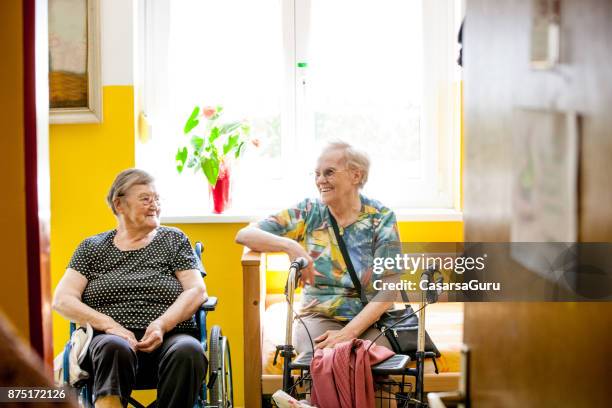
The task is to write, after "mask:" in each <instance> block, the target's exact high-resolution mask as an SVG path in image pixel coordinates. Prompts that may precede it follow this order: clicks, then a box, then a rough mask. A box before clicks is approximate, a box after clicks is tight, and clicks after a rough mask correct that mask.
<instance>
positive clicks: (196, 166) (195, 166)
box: [187, 157, 200, 171]
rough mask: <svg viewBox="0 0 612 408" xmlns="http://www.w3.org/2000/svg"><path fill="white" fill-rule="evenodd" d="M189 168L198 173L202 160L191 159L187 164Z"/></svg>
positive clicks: (197, 158)
mask: <svg viewBox="0 0 612 408" xmlns="http://www.w3.org/2000/svg"><path fill="white" fill-rule="evenodd" d="M187 167H188V168H190V169H194V170H195V171H197V170H198V169H199V168H200V158H199V157H192V158H190V159H189V161H188V162H187Z"/></svg>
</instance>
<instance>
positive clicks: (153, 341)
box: [136, 320, 165, 353]
mask: <svg viewBox="0 0 612 408" xmlns="http://www.w3.org/2000/svg"><path fill="white" fill-rule="evenodd" d="M164 333H165V331H164V328H163V327H162V324H161V323H159V322H158V321H156V320H154V321H152V322H151V324H149V326H148V327H147V330H146V331H145V334H144V336H142V339H140V341H139V342H138V344H137V345H136V348H137V349H138V350H139V351H144V352H145V353H150V352H152V351H153V350H155V349H156V348H158V347H159V346H161V344H162V343H163V341H164Z"/></svg>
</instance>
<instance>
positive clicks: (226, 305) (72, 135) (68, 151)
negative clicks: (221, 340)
mask: <svg viewBox="0 0 612 408" xmlns="http://www.w3.org/2000/svg"><path fill="white" fill-rule="evenodd" d="M103 96H104V122H103V123H102V124H84V125H53V126H51V129H50V158H51V270H52V284H53V287H55V286H56V285H57V282H58V281H59V279H60V278H61V276H62V275H63V273H64V269H65V267H66V265H67V263H68V261H69V259H70V256H71V255H72V252H73V251H74V249H75V248H76V246H77V245H78V244H79V242H80V241H81V240H82V239H84V238H86V237H88V236H90V235H93V234H96V233H99V232H101V231H105V230H108V229H112V228H114V227H115V219H114V217H113V216H112V213H111V211H110V210H109V209H108V207H107V206H106V203H105V201H104V197H105V196H106V193H107V189H108V188H109V186H110V184H111V183H112V181H113V179H114V177H115V176H116V174H117V173H118V172H119V171H121V170H123V169H125V168H127V167H131V166H133V165H134V115H133V87H132V86H105V87H104V92H103ZM244 225H245V224H183V225H175V226H176V227H178V228H181V229H182V230H183V231H184V232H185V233H186V234H187V235H188V236H189V238H190V239H191V240H192V242H193V241H197V240H199V241H202V242H203V243H204V246H205V249H204V258H203V260H204V266H205V267H206V269H207V270H208V273H209V274H208V276H207V278H206V284H207V286H208V289H209V293H210V294H211V295H214V296H218V297H219V307H218V309H217V311H215V312H214V313H212V314H211V315H210V318H209V324H210V325H212V324H219V325H221V326H222V328H223V330H224V333H225V334H226V335H227V336H228V337H229V339H230V342H231V346H232V357H233V368H234V379H235V381H236V383H237V384H236V385H237V387H236V390H235V391H236V392H235V398H236V404H237V405H238V406H240V405H242V404H244V394H243V393H244V388H243V384H242V378H243V374H244V373H243V360H244V358H243V356H244V353H245V350H244V344H243V341H242V336H243V333H242V327H243V318H242V286H241V282H242V268H241V265H240V256H241V253H242V248H241V247H240V246H238V245H236V244H234V236H235V234H236V232H237V231H238V230H239V229H240V228H242V227H243V226H244ZM400 234H401V236H402V239H403V240H411V241H429V240H432V241H433V240H438V241H455V240H461V239H462V225H461V223H458V222H445V223H430V222H423V223H421V222H419V223H401V224H400ZM53 323H54V347H55V352H57V351H58V350H60V348H61V347H63V345H64V343H65V342H66V340H67V338H68V322H67V321H66V320H64V319H63V318H62V317H61V316H58V315H57V314H54V320H53ZM246 352H248V351H246ZM150 396H151V394H147V395H146V396H145V400H146V399H147V398H150Z"/></svg>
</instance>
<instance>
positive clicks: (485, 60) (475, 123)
mask: <svg viewBox="0 0 612 408" xmlns="http://www.w3.org/2000/svg"><path fill="white" fill-rule="evenodd" d="M531 7H532V2H531V1H529V0H498V1H494V2H493V1H488V0H469V1H468V2H467V7H466V16H467V19H466V21H467V22H466V26H465V28H464V30H465V31H464V38H465V45H464V87H465V92H464V102H465V103H464V115H465V125H464V126H465V139H464V149H465V162H464V175H463V177H464V184H463V186H464V209H465V213H464V222H465V239H466V241H497V242H504V241H508V240H509V237H510V216H511V204H512V201H511V189H512V166H513V160H514V158H513V157H512V155H511V154H508V152H511V151H512V145H511V143H512V131H513V125H514V124H513V121H512V120H513V115H512V114H513V109H514V108H515V107H533V108H540V109H551V110H561V111H563V110H575V111H577V112H578V113H579V114H580V115H581V116H582V123H581V125H582V129H581V143H582V144H581V151H580V154H581V156H580V174H579V179H580V190H579V196H578V202H579V208H580V210H579V214H578V219H579V239H580V241H605V242H610V241H612V212H611V211H610V206H609V204H610V202H612V183H610V182H609V177H610V173H611V172H612V168H611V166H610V159H611V158H612V137H611V133H612V116H611V115H610V114H609V109H610V106H612V70H611V69H610V65H611V64H612V47H610V39H611V38H612V24H610V22H611V21H612V2H610V1H606V0H588V1H581V2H574V1H563V2H562V9H561V47H562V48H561V61H562V63H561V65H560V66H558V67H557V68H555V69H554V70H550V71H534V70H532V69H530V67H529V41H530V38H529V36H530V23H531ZM517 273H521V274H523V273H529V272H528V271H525V270H520V271H517ZM534 279H535V277H534ZM536 281H537V284H538V285H541V286H542V290H547V286H548V288H550V285H549V284H548V283H546V282H543V281H542V280H537V279H536ZM611 312H612V304H609V303H487V304H476V303H471V304H466V307H465V322H464V339H465V343H466V344H467V345H468V346H469V347H470V350H471V359H470V393H471V403H472V404H473V405H474V406H479V407H480V406H496V407H506V406H507V407H514V406H521V407H529V406H534V407H535V406H608V405H609V402H608V397H607V395H606V394H607V391H608V390H607V388H608V386H609V384H610V375H611V374H612V358H611V351H610V344H612V335H611V333H610V331H609V327H611V326H612V320H611V319H612V317H611V316H612V313H611Z"/></svg>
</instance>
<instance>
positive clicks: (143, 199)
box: [118, 194, 162, 207]
mask: <svg viewBox="0 0 612 408" xmlns="http://www.w3.org/2000/svg"><path fill="white" fill-rule="evenodd" d="M118 197H127V196H126V195H125V194H119V195H118ZM136 201H138V203H139V204H140V205H141V206H143V207H149V206H150V205H151V204H153V203H155V205H156V206H158V207H159V206H161V204H162V200H161V197H160V196H158V195H157V194H156V195H148V194H146V195H145V194H143V195H141V196H138V197H136Z"/></svg>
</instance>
